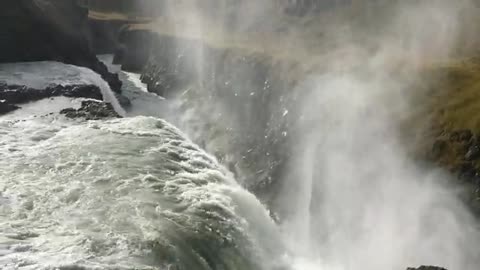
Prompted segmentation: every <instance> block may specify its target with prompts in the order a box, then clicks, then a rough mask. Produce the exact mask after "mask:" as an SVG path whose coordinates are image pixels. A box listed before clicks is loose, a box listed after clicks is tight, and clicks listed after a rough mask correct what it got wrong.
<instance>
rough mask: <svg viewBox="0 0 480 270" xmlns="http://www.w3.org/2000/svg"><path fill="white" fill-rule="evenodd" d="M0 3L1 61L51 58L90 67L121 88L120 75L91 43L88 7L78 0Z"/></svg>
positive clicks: (115, 88)
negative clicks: (96, 53)
mask: <svg viewBox="0 0 480 270" xmlns="http://www.w3.org/2000/svg"><path fill="white" fill-rule="evenodd" d="M0 7H1V8H0V25H1V26H0V62H22V61H47V60H48V61H59V62H63V63H67V64H72V65H78V66H82V67H87V68H90V69H92V70H93V71H95V72H97V73H98V74H100V75H101V76H102V78H103V79H104V80H105V81H107V82H108V83H109V85H110V87H111V88H112V90H114V91H117V92H119V91H120V89H121V82H120V80H119V79H118V76H117V75H115V74H112V73H110V72H109V71H108V70H107V68H106V66H105V65H104V64H103V63H101V62H100V61H99V60H98V59H97V58H96V56H95V55H94V53H93V52H92V50H91V49H90V48H89V46H88V42H87V39H86V30H87V28H86V22H87V10H86V9H83V8H81V7H79V6H78V5H77V2H76V1H74V0H5V1H2V3H1V4H0Z"/></svg>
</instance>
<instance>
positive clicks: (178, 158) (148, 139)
mask: <svg viewBox="0 0 480 270" xmlns="http://www.w3.org/2000/svg"><path fill="white" fill-rule="evenodd" d="M38 64H39V65H38V66H35V64H31V65H24V64H20V65H19V66H17V65H16V64H13V65H9V66H7V67H8V70H9V71H8V72H7V71H5V70H6V69H4V70H3V71H2V72H3V73H0V74H1V77H0V78H1V79H0V80H4V81H7V82H8V83H18V84H28V85H29V86H32V87H38V88H41V87H44V86H46V85H48V83H52V82H54V83H60V84H66V83H81V82H84V83H85V82H87V83H94V82H95V81H94V80H93V79H92V78H95V77H90V76H89V75H90V74H84V73H83V70H77V69H76V68H72V69H70V67H68V66H63V68H60V66H57V65H56V64H53V65H51V63H38ZM47 67H48V69H49V72H45V73H42V72H40V73H38V72H37V71H38V70H43V69H47ZM13 70H17V71H15V72H13ZM9 72H13V73H9ZM30 72H34V73H35V74H31V73H30ZM9 74H10V75H9ZM42 74H43V75H45V76H46V77H47V78H50V79H49V80H47V79H45V78H43V77H42V76H43V75H42ZM86 75H88V76H86ZM62 76H66V78H67V79H66V80H62ZM92 80H93V81H92ZM137 90H138V89H137ZM137 90H131V91H137ZM142 93H143V94H145V93H144V92H142ZM139 96H142V95H140V94H139ZM81 100H82V99H70V98H65V97H56V98H52V99H44V100H40V101H36V102H31V103H28V104H23V105H22V109H20V110H17V111H14V112H12V113H9V114H6V115H3V116H0V138H1V140H0V151H1V152H2V153H3V154H2V155H1V156H0V168H1V169H0V266H1V269H2V270H3V269H5V270H17V269H20V270H33V269H35V270H37V269H39V270H47V269H48V270H50V269H102V270H103V269H215V268H218V267H223V268H226V269H273V268H274V267H276V266H278V265H281V261H280V260H272V258H275V257H277V255H278V254H281V253H283V249H282V248H281V244H280V242H279V239H280V237H278V235H277V234H278V232H277V228H276V226H275V225H274V223H273V222H272V221H271V219H270V217H269V215H268V212H267V211H266V210H265V208H264V207H263V206H262V205H261V204H260V202H259V201H258V200H257V199H256V198H255V196H253V195H252V194H250V193H248V192H247V191H245V190H244V189H242V188H241V187H240V186H239V185H238V184H237V183H236V182H235V180H234V179H233V178H232V176H231V175H230V173H229V172H228V171H227V170H225V169H224V168H223V167H222V166H220V165H219V164H218V162H217V161H216V159H215V158H214V157H212V156H210V155H208V154H207V153H205V152H204V151H203V150H202V149H200V148H199V147H198V146H196V145H195V144H194V143H192V142H191V141H190V140H189V139H187V138H186V137H185V136H184V135H183V134H182V133H181V132H180V131H179V130H177V129H176V128H175V127H173V126H172V125H170V124H169V123H167V122H166V121H164V120H161V119H158V118H151V117H143V116H136V117H130V118H123V119H115V120H108V121H88V122H86V121H81V120H69V119H66V118H65V117H63V116H61V115H59V114H58V111H59V110H61V109H63V108H66V107H78V106H79V103H80V101H81Z"/></svg>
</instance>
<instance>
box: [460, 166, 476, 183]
mask: <svg viewBox="0 0 480 270" xmlns="http://www.w3.org/2000/svg"><path fill="white" fill-rule="evenodd" d="M476 175H477V170H476V168H475V167H474V166H473V164H471V163H469V162H466V163H463V164H461V165H460V167H459V169H458V178H459V179H460V180H462V181H466V182H470V181H473V179H475V177H476Z"/></svg>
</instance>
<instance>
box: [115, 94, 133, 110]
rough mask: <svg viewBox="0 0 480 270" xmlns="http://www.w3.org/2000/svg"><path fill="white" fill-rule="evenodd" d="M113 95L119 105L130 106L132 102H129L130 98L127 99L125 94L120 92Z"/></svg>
mask: <svg viewBox="0 0 480 270" xmlns="http://www.w3.org/2000/svg"><path fill="white" fill-rule="evenodd" d="M115 97H116V98H117V100H118V103H120V105H121V106H122V107H123V108H129V107H131V106H132V102H131V101H130V99H128V98H127V97H126V96H124V95H122V94H118V93H116V94H115Z"/></svg>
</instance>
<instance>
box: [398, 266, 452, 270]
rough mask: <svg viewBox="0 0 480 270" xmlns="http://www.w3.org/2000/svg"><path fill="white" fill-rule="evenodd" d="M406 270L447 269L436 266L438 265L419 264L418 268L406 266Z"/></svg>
mask: <svg viewBox="0 0 480 270" xmlns="http://www.w3.org/2000/svg"><path fill="white" fill-rule="evenodd" d="M407 270H447V269H446V268H443V267H438V266H420V267H418V268H413V267H409V268H407Z"/></svg>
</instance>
